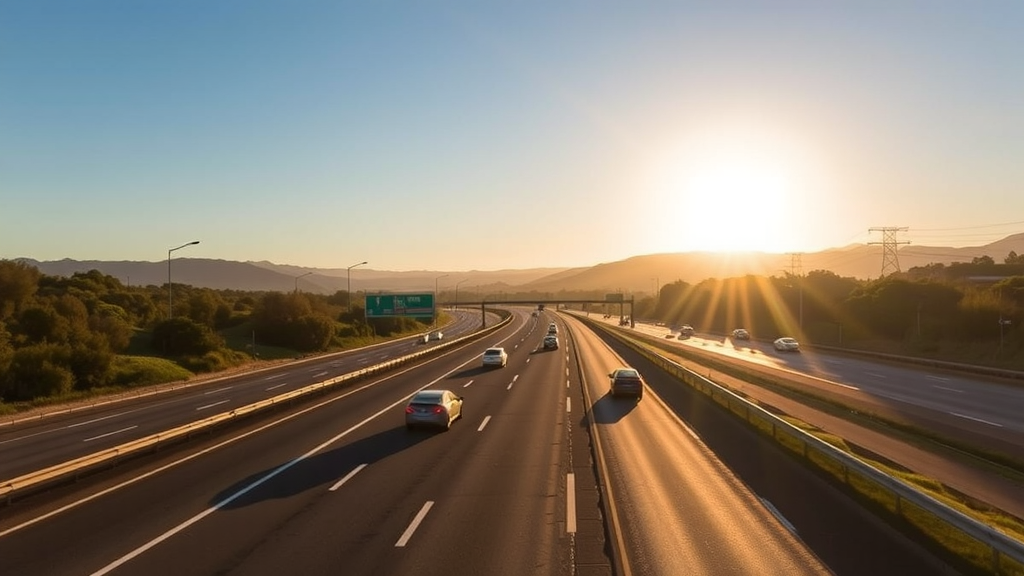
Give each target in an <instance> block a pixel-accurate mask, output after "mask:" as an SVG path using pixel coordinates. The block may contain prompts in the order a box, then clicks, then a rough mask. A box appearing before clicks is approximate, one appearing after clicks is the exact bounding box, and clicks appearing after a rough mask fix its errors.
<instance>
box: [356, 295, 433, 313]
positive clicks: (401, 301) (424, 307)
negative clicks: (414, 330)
mask: <svg viewBox="0 0 1024 576" xmlns="http://www.w3.org/2000/svg"><path fill="white" fill-rule="evenodd" d="M433 316H434V295H433V294H367V295H366V317H367V318H395V317H405V318H432V317H433Z"/></svg>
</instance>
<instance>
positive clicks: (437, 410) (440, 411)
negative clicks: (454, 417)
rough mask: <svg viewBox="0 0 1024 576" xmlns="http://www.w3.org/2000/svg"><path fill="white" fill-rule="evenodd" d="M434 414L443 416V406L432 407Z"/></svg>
mask: <svg viewBox="0 0 1024 576" xmlns="http://www.w3.org/2000/svg"><path fill="white" fill-rule="evenodd" d="M434 414H444V406H434Z"/></svg>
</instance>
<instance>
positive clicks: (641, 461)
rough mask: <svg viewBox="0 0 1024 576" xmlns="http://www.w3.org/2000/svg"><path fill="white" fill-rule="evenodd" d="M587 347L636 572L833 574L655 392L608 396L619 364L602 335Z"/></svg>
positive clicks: (618, 511) (606, 458)
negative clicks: (611, 377) (611, 374)
mask: <svg viewBox="0 0 1024 576" xmlns="http://www.w3.org/2000/svg"><path fill="white" fill-rule="evenodd" d="M581 333H582V331H581ZM577 346H578V347H579V350H580V353H581V355H582V356H583V357H585V358H587V359H588V362H587V363H586V365H585V376H586V382H587V391H588V393H589V396H590V399H591V401H592V402H593V413H592V420H593V422H594V424H593V427H592V429H591V432H592V434H596V436H597V438H596V440H595V441H596V442H597V443H599V444H600V448H601V451H602V453H603V458H602V461H603V462H604V464H605V466H606V469H607V473H608V478H607V483H608V485H609V492H610V498H609V500H610V502H611V505H612V506H613V507H614V510H613V511H611V512H612V514H614V516H616V517H617V518H618V523H619V525H620V526H621V528H622V534H621V539H622V546H621V549H622V551H623V556H624V558H625V563H626V565H627V566H628V567H629V569H630V573H632V574H714V575H718V574H737V575H740V574H742V575H748V574H787V575H790V574H829V573H830V572H829V570H828V569H827V568H826V567H825V566H824V565H822V563H821V562H820V561H819V560H818V559H817V557H816V556H814V555H813V554H812V553H811V552H809V551H808V550H807V549H806V547H805V546H804V545H803V543H802V542H801V541H800V540H799V539H798V538H796V537H795V536H794V535H793V534H792V533H790V531H789V530H788V528H787V527H786V524H785V522H784V520H782V519H779V518H776V517H775V516H774V515H773V514H772V512H771V511H770V510H769V508H768V506H767V505H766V504H764V503H762V502H761V501H760V500H759V499H758V498H757V497H756V496H755V495H754V494H751V493H750V492H749V490H748V489H747V488H746V487H745V486H744V485H743V484H742V483H741V482H739V481H738V480H737V479H736V478H735V477H734V475H733V474H732V473H731V472H730V471H729V470H728V469H727V468H726V467H725V466H724V465H723V464H722V463H721V462H719V461H718V460H717V459H716V458H715V456H714V454H713V453H711V452H710V451H709V450H708V449H707V448H706V447H705V446H704V445H703V444H701V442H700V441H699V440H698V439H697V438H696V437H695V436H693V435H691V433H689V432H688V429H687V428H686V427H685V426H684V425H683V423H682V422H681V421H680V420H679V419H678V417H676V416H675V415H673V414H672V413H670V412H669V411H668V410H667V409H666V407H665V406H664V405H663V404H661V403H660V402H659V401H658V400H657V398H656V397H655V396H654V395H653V394H648V395H646V396H645V397H644V399H643V400H641V401H639V402H637V401H636V400H633V399H630V398H612V397H611V396H610V395H608V378H607V374H608V372H610V371H611V370H612V369H614V368H615V367H617V366H618V364H619V361H617V360H615V359H614V357H613V356H612V354H611V353H610V351H609V350H608V349H607V347H605V346H604V345H603V344H602V343H601V342H599V341H598V340H597V339H596V338H595V337H593V336H592V335H589V336H585V337H582V338H580V339H579V341H578V342H577ZM651 527H657V529H650V528H651Z"/></svg>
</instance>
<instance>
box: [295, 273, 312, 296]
mask: <svg viewBox="0 0 1024 576" xmlns="http://www.w3.org/2000/svg"><path fill="white" fill-rule="evenodd" d="M310 274H312V272H306V273H305V274H299V275H298V276H296V277H295V293H296V294H298V293H299V278H304V277H306V276H309V275H310Z"/></svg>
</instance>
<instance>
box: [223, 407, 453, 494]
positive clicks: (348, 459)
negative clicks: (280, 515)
mask: <svg viewBox="0 0 1024 576" xmlns="http://www.w3.org/2000/svg"><path fill="white" fill-rule="evenodd" d="M435 435H436V433H435V432H433V431H429V430H415V431H409V430H406V429H405V426H398V427H395V428H392V429H390V430H385V431H384V432H381V433H379V434H374V435H372V436H369V437H366V438H363V439H362V440H357V441H355V442H352V443H349V444H345V445H343V446H339V447H337V448H334V449H332V450H328V451H326V452H319V453H317V454H314V455H313V456H310V457H309V458H306V459H303V460H299V461H297V462H296V461H294V460H291V461H288V462H282V463H281V464H279V465H277V466H274V467H272V468H267V469H265V470H261V471H259V472H256V473H255V474H251V475H249V476H248V477H246V478H243V479H241V480H239V481H238V482H235V483H234V484H232V485H231V486H228V487H227V488H225V489H224V490H221V491H220V492H219V493H218V494H217V495H216V496H214V497H213V498H212V499H211V501H210V504H211V505H212V506H219V507H220V508H221V509H226V510H231V509H238V508H245V507H246V506H250V505H252V504H257V503H259V502H263V501H266V500H275V499H283V498H289V497H291V496H295V495H297V494H301V493H303V492H306V491H307V490H310V489H315V488H317V487H320V486H325V485H326V486H331V485H333V484H334V483H335V482H338V481H339V480H341V479H342V478H344V477H345V476H346V475H347V474H349V473H350V472H352V471H353V470H355V469H356V468H357V467H359V466H360V465H362V464H373V463H374V462H378V461H380V460H383V459H384V458H387V457H388V456H391V455H393V454H397V453H399V452H401V451H403V450H406V449H408V448H412V447H413V446H415V445H417V444H419V443H420V442H424V441H427V440H430V439H431V438H432V437H434V436H435Z"/></svg>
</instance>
